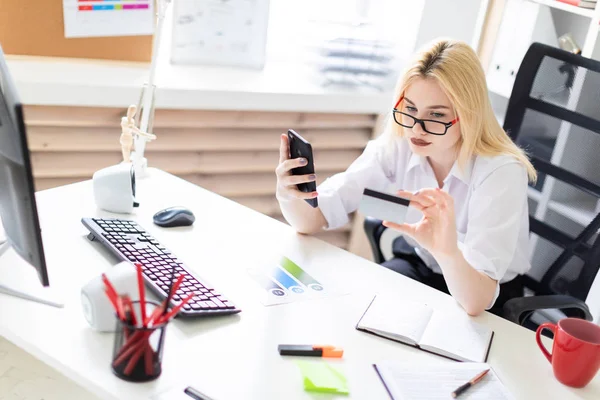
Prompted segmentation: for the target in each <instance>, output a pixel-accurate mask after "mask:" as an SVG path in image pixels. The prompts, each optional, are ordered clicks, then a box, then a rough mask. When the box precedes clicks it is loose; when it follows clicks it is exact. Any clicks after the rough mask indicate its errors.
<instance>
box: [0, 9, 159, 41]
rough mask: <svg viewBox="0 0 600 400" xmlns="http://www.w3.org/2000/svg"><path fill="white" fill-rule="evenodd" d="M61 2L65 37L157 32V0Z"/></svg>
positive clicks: (131, 34) (133, 34) (130, 34)
mask: <svg viewBox="0 0 600 400" xmlns="http://www.w3.org/2000/svg"><path fill="white" fill-rule="evenodd" d="M0 1H2V0H0ZM62 2H63V18H64V26H65V37H66V38H78V37H107V36H136V35H152V34H153V33H154V29H155V26H154V25H155V21H156V15H155V13H154V2H155V0H62Z"/></svg>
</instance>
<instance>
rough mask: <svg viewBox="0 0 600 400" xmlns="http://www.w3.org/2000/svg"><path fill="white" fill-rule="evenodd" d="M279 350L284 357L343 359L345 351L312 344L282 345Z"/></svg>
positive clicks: (278, 347)
mask: <svg viewBox="0 0 600 400" xmlns="http://www.w3.org/2000/svg"><path fill="white" fill-rule="evenodd" d="M277 350H279V354H280V355H282V356H310V357H330V358H341V357H342V355H343V354H344V350H343V349H341V348H339V347H335V346H321V345H312V344H280V345H279V346H277Z"/></svg>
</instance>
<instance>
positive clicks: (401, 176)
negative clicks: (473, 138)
mask: <svg viewBox="0 0 600 400" xmlns="http://www.w3.org/2000/svg"><path fill="white" fill-rule="evenodd" d="M317 173H318V171H317ZM527 182H528V181H527V170H526V168H525V166H523V165H522V164H521V163H520V162H519V161H518V160H517V159H516V158H514V157H512V156H508V155H507V156H497V157H481V156H475V157H473V158H472V159H471V160H470V162H469V163H468V165H467V166H466V168H465V170H461V169H460V168H459V166H458V163H455V164H454V166H453V167H452V169H451V170H450V173H449V174H448V176H447V177H446V179H444V185H443V187H442V190H444V191H446V192H447V193H449V194H450V195H451V196H452V197H453V198H454V207H455V214H456V229H457V234H458V247H459V249H460V250H461V251H462V253H463V256H464V257H465V259H466V260H467V262H468V263H469V264H470V265H471V266H472V267H473V268H475V269H476V270H479V271H482V272H484V273H485V274H487V275H488V276H490V277H491V278H492V279H494V280H496V281H498V282H499V283H504V282H507V281H510V280H512V279H513V278H514V277H515V276H517V275H518V274H523V273H525V272H527V271H528V270H529V268H530V267H531V266H530V263H529V257H528V254H529V211H528V204H527ZM436 187H438V183H437V180H436V179H435V175H434V173H433V170H432V168H431V166H430V165H429V163H428V162H427V160H426V159H425V158H424V157H421V156H419V155H417V154H414V153H413V152H412V151H411V150H410V147H409V144H408V141H407V140H406V139H404V138H400V137H394V138H388V137H387V136H382V137H380V138H378V139H375V140H371V141H370V142H369V143H368V144H367V146H366V148H365V150H364V152H363V153H362V154H361V155H360V157H358V158H357V159H356V160H355V161H354V162H353V163H352V164H351V165H350V167H348V169H347V170H346V171H345V172H342V173H339V174H336V175H334V176H332V177H330V178H328V179H326V180H325V181H324V182H323V183H322V184H321V185H319V187H318V188H317V192H318V193H319V196H318V201H319V208H320V209H321V211H322V213H323V215H324V217H325V219H326V220H327V224H328V226H327V228H326V229H335V228H338V227H340V226H343V225H345V224H346V223H348V221H349V215H348V214H350V213H352V212H354V211H356V209H357V208H358V205H359V203H360V199H361V197H362V193H363V190H364V188H370V189H374V190H378V191H383V192H387V193H392V194H395V192H396V190H407V191H412V192H414V191H416V190H420V189H425V188H436ZM421 217H422V214H421V212H420V211H418V210H416V209H415V208H412V207H409V209H408V213H407V215H406V222H407V223H415V222H418V221H419V220H420V219H421ZM405 239H406V240H407V242H408V243H409V244H411V245H412V246H414V247H415V251H416V252H417V254H418V255H419V256H420V257H421V258H422V259H423V261H424V262H425V264H426V265H427V266H428V267H429V268H431V269H432V270H433V271H434V272H436V273H441V272H442V271H441V269H440V267H439V265H438V264H437V262H436V260H435V259H434V258H433V256H432V255H431V254H430V253H429V252H428V251H427V250H425V249H424V248H422V247H420V246H419V245H418V244H417V243H416V242H415V241H414V240H413V239H411V238H409V237H407V236H405ZM499 283H498V284H497V285H496V295H495V296H494V299H493V301H492V302H491V304H490V307H491V305H493V304H494V302H495V301H496V298H497V297H498V294H499V287H500V286H499ZM488 308H489V307H488Z"/></svg>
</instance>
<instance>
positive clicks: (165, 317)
mask: <svg viewBox="0 0 600 400" xmlns="http://www.w3.org/2000/svg"><path fill="white" fill-rule="evenodd" d="M195 295H196V293H190V294H189V295H188V296H187V297H186V298H185V299H183V300H182V301H181V303H179V304H177V305H176V306H175V307H173V308H172V309H171V311H169V312H168V313H167V314H166V315H162V316H160V317H159V319H158V322H157V323H158V324H162V323H163V322H167V321H168V320H169V319H171V317H173V316H174V315H175V314H177V313H178V312H179V310H181V307H183V306H185V305H186V304H187V303H188V302H189V301H190V300H191V299H192V297H194V296H195Z"/></svg>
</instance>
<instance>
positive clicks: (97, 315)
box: [81, 261, 140, 332]
mask: <svg viewBox="0 0 600 400" xmlns="http://www.w3.org/2000/svg"><path fill="white" fill-rule="evenodd" d="M105 274H106V277H107V278H108V280H109V281H110V282H111V284H112V285H113V286H114V288H115V290H116V291H117V293H118V294H120V295H125V294H127V295H129V297H130V298H131V300H132V301H136V300H139V298H140V296H139V289H138V285H137V271H136V268H135V266H133V265H132V264H131V263H129V262H126V261H124V262H121V263H119V264H117V265H115V266H114V267H112V268H110V269H109V270H108V271H106V272H105ZM104 289H105V286H104V282H103V281H102V275H98V276H96V277H94V278H93V279H92V280H90V281H89V282H88V283H87V284H86V285H85V286H84V287H83V288H81V307H82V310H83V315H84V317H85V319H86V321H87V322H88V323H89V324H90V326H91V327H92V329H94V330H96V331H99V332H114V331H115V328H116V324H117V320H116V317H115V309H114V307H113V306H112V304H111V303H110V300H108V297H107V296H106V293H105V292H104Z"/></svg>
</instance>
